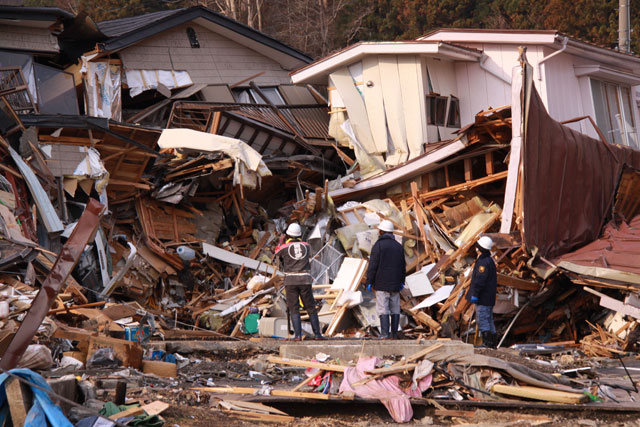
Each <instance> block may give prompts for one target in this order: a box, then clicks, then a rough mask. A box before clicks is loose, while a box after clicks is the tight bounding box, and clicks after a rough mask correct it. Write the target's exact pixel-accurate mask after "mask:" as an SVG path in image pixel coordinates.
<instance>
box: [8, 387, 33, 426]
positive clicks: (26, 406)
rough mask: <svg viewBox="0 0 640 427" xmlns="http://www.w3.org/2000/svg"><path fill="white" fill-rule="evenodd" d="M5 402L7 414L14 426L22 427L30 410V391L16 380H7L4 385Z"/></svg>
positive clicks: (31, 397)
mask: <svg viewBox="0 0 640 427" xmlns="http://www.w3.org/2000/svg"><path fill="white" fill-rule="evenodd" d="M5 391H6V394H7V401H8V402H9V412H10V413H11V421H12V422H13V425H14V426H23V425H24V424H25V420H26V419H27V413H28V412H29V410H30V409H31V404H32V402H33V396H31V390H29V388H28V387H27V386H26V385H24V384H22V382H21V381H20V380H19V379H18V378H14V377H11V378H9V379H7V382H6V385H5Z"/></svg>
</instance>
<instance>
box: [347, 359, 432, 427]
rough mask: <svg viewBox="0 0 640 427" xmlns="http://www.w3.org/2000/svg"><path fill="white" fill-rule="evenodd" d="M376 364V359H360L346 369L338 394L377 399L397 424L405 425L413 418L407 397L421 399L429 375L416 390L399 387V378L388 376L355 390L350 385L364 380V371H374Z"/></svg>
mask: <svg viewBox="0 0 640 427" xmlns="http://www.w3.org/2000/svg"><path fill="white" fill-rule="evenodd" d="M377 363H378V358H377V357H369V358H361V359H360V360H358V363H357V364H356V366H355V368H347V369H345V371H344V379H343V380H342V384H340V393H344V392H352V393H355V395H356V396H358V397H362V398H366V399H378V400H380V402H382V404H383V405H384V406H385V407H386V408H387V410H388V411H389V414H390V415H391V417H392V418H393V419H394V420H395V421H396V422H398V423H406V422H409V421H411V418H413V409H412V408H411V402H410V401H409V397H421V396H422V392H423V391H425V390H426V389H427V388H429V386H430V385H431V380H432V376H431V374H429V375H427V376H426V377H424V378H422V379H421V380H420V381H419V382H418V388H416V389H412V387H411V386H410V387H409V388H407V389H403V388H401V387H400V385H399V383H400V378H399V377H398V376H397V375H390V376H387V377H385V378H382V379H379V380H373V381H369V382H368V383H366V384H363V385H359V386H357V387H355V388H353V387H352V386H351V384H355V383H357V382H358V381H360V380H362V379H364V378H365V377H367V376H368V375H367V374H365V371H371V370H373V369H375V367H376V364H377Z"/></svg>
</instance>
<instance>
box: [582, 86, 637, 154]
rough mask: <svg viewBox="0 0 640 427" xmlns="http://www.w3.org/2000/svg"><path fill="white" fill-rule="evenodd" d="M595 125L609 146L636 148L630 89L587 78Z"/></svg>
mask: <svg viewBox="0 0 640 427" xmlns="http://www.w3.org/2000/svg"><path fill="white" fill-rule="evenodd" d="M589 85H590V88H591V100H592V103H593V110H594V113H595V119H596V124H597V125H598V128H600V129H601V130H602V132H603V134H604V136H605V138H606V140H607V142H608V143H610V144H620V145H626V146H630V147H636V148H638V133H637V128H636V123H635V117H634V114H633V104H632V102H633V100H632V92H631V87H630V86H628V85H623V84H620V83H617V82H612V81H607V80H600V79H594V78H589Z"/></svg>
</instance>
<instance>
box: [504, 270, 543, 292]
mask: <svg viewBox="0 0 640 427" xmlns="http://www.w3.org/2000/svg"><path fill="white" fill-rule="evenodd" d="M498 285H501V286H508V287H510V288H514V289H520V290H523V291H534V292H537V291H539V290H540V283H538V282H536V281H535V280H525V279H520V278H517V277H512V276H507V275H506V274H502V273H498Z"/></svg>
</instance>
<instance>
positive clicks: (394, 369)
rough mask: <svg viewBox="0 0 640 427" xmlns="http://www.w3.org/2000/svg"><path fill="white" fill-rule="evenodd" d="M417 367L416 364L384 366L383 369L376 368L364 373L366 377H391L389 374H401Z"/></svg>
mask: <svg viewBox="0 0 640 427" xmlns="http://www.w3.org/2000/svg"><path fill="white" fill-rule="evenodd" d="M416 366H418V364H417V363H404V364H402V365H398V366H393V365H391V366H385V367H384V368H376V369H372V370H370V371H366V372H365V373H366V374H368V375H391V374H399V373H402V372H407V371H410V370H412V369H415V368H416Z"/></svg>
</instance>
